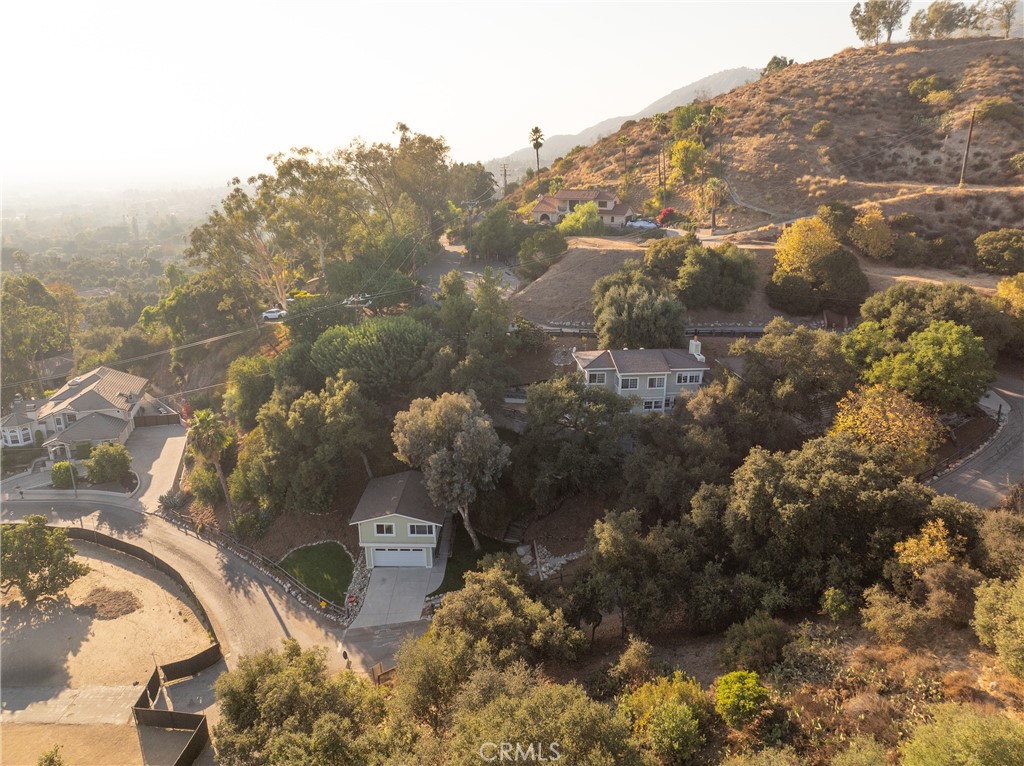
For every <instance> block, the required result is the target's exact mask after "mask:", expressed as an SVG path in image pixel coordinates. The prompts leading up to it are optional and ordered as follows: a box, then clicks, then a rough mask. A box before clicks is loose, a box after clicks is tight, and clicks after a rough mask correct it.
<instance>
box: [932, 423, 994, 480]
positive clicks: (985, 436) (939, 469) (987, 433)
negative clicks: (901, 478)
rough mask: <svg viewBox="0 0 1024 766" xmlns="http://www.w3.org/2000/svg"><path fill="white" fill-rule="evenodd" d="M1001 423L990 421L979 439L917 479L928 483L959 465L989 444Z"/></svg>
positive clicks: (941, 461) (936, 464)
mask: <svg viewBox="0 0 1024 766" xmlns="http://www.w3.org/2000/svg"><path fill="white" fill-rule="evenodd" d="M999 422H1000V421H998V420H989V424H988V426H986V428H985V430H984V431H983V432H982V433H981V435H980V436H978V438H976V439H974V440H973V441H972V442H971V443H970V444H968V445H967V446H965V447H961V448H960V449H958V450H957V451H956V452H954V453H953V454H952V455H949V456H948V457H945V458H943V459H942V460H940V461H939V462H937V463H935V465H933V466H932V467H931V468H927V469H925V470H924V471H921V473H919V474H918V475H917V477H916V478H917V480H918V481H919V482H926V481H928V480H930V479H934V478H935V477H936V476H938V475H939V474H940V473H943V472H944V471H946V470H947V469H949V468H951V467H953V466H954V465H955V464H956V463H959V462H960V461H961V460H963V459H964V458H965V457H967V456H968V455H970V454H971V453H973V452H974V451H975V450H977V449H978V448H979V447H981V446H982V445H983V444H985V443H986V442H988V440H989V439H991V438H992V435H993V434H994V433H995V432H996V431H997V430H999Z"/></svg>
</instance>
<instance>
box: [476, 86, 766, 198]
mask: <svg viewBox="0 0 1024 766" xmlns="http://www.w3.org/2000/svg"><path fill="white" fill-rule="evenodd" d="M757 77H758V70H756V69H750V68H749V67H738V68H735V69H726V70H724V71H722V72H716V73H715V74H712V75H708V76H707V77H703V78H701V79H700V80H696V81H695V82H691V83H689V84H688V85H684V86H683V87H681V88H677V89H676V90H674V91H672V92H671V93H669V94H668V95H666V96H662V97H661V98H659V99H658V100H657V101H655V102H653V103H651V104H648V105H647V106H645V107H644V108H643V109H641V110H640V111H639V112H637V113H636V114H631V115H628V116H623V117H610V118H608V119H607V120H601V122H599V123H597V124H596V125H591V126H590V127H589V128H584V129H583V130H581V131H580V132H579V133H573V134H571V135H570V134H556V135H553V136H548V138H547V139H546V140H545V141H544V146H543V147H542V148H541V150H540V157H541V162H544V161H545V160H546V159H547V158H551V157H560V156H562V155H564V154H566V153H568V152H569V151H570V150H571V149H572V148H573V147H576V146H590V145H591V144H593V143H594V142H595V141H598V140H600V139H601V138H604V137H605V136H608V135H611V134H612V133H615V132H616V131H618V130H619V128H620V126H621V125H622V124H623V123H624V122H627V121H629V120H639V119H642V118H644V117H652V116H654V115H655V114H658V113H659V112H670V111H672V110H673V109H675V108H676V107H677V106H682V105H684V104H689V103H690V102H691V101H693V100H694V99H696V98H708V97H711V96H717V95H719V94H722V93H726V92H727V91H730V90H732V89H733V88H737V87H739V86H740V85H746V84H747V83H748V82H751V81H753V80H756V79H757ZM524 137H525V133H524ZM534 159H535V156H534V153H533V147H531V146H525V147H523V148H522V149H517V150H516V151H514V152H512V153H511V154H507V155H505V156H504V157H496V158H495V159H492V160H487V162H485V163H484V167H485V168H486V169H487V170H489V171H491V172H492V173H494V174H495V176H496V177H498V176H500V174H501V165H502V163H506V164H507V165H508V166H509V171H510V173H511V177H512V178H519V177H520V176H522V174H523V173H524V172H525V171H526V169H527V168H533V167H534Z"/></svg>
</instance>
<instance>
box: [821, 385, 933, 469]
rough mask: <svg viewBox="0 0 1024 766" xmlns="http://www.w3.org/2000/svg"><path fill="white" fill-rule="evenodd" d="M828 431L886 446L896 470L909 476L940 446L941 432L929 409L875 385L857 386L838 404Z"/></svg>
mask: <svg viewBox="0 0 1024 766" xmlns="http://www.w3.org/2000/svg"><path fill="white" fill-rule="evenodd" d="M832 431H833V433H851V434H853V435H854V436H856V437H857V439H859V440H860V441H862V442H864V443H865V444H868V445H874V446H884V447H888V448H889V449H891V450H892V459H893V461H894V464H895V465H896V467H897V468H899V470H900V471H902V472H903V473H905V474H907V475H908V476H910V475H913V474H916V473H919V472H920V471H922V470H924V468H925V467H926V466H927V465H928V455H929V454H930V453H931V452H932V451H933V450H935V449H936V448H937V447H938V446H939V444H941V443H942V437H943V434H944V432H945V429H944V427H943V425H942V424H941V423H940V422H939V419H938V418H937V417H936V416H935V413H934V412H933V411H932V410H930V409H929V408H927V407H925V406H924V405H922V404H918V403H917V402H915V401H914V400H913V399H911V398H910V397H909V396H907V395H906V394H904V393H901V392H900V391H897V390H896V389H895V388H892V387H890V386H887V385H885V384H883V383H879V384H876V385H873V386H867V387H865V386H860V387H858V388H857V390H856V391H851V392H850V393H848V394H847V395H846V396H845V397H844V398H843V399H842V400H841V401H840V402H839V409H838V411H837V413H836V419H835V422H834V423H833V425H832Z"/></svg>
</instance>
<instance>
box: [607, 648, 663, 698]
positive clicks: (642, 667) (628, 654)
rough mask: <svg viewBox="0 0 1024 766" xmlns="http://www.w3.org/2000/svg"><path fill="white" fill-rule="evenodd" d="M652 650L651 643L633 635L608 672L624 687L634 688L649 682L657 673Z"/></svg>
mask: <svg viewBox="0 0 1024 766" xmlns="http://www.w3.org/2000/svg"><path fill="white" fill-rule="evenodd" d="M651 651H652V650H651V645H650V644H649V643H647V642H646V641H643V640H641V639H639V638H634V637H631V638H630V639H629V643H628V644H627V645H626V648H625V649H623V650H622V654H621V655H620V656H619V661H618V662H617V663H615V664H614V665H613V666H612V667H611V669H610V670H609V671H608V674H609V675H610V676H611V677H612V678H614V679H616V680H617V681H618V682H619V685H620V687H621V688H624V689H633V688H636V687H638V686H641V685H642V684H645V683H647V682H648V681H650V680H651V678H653V677H654V675H655V673H654V668H653V665H652V662H651Z"/></svg>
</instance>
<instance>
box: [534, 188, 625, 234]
mask: <svg viewBox="0 0 1024 766" xmlns="http://www.w3.org/2000/svg"><path fill="white" fill-rule="evenodd" d="M585 202H596V203H597V214H598V215H599V216H600V218H601V221H602V222H603V223H605V224H606V225H608V226H622V225H624V224H625V223H626V221H627V220H628V219H629V217H630V216H632V215H633V208H631V207H630V206H629V205H627V204H626V203H625V202H620V201H619V198H618V197H617V196H615V194H614V193H612V192H609V191H603V190H602V189H562V190H561V191H559V192H557V193H555V194H544V195H541V198H540V199H539V200H537V204H536V205H534V208H533V220H534V221H536V222H537V223H558V222H559V221H561V220H562V219H563V218H565V217H566V216H567V215H569V213H571V212H572V211H573V210H575V209H576V207H577V205H582V204H584V203H585Z"/></svg>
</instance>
